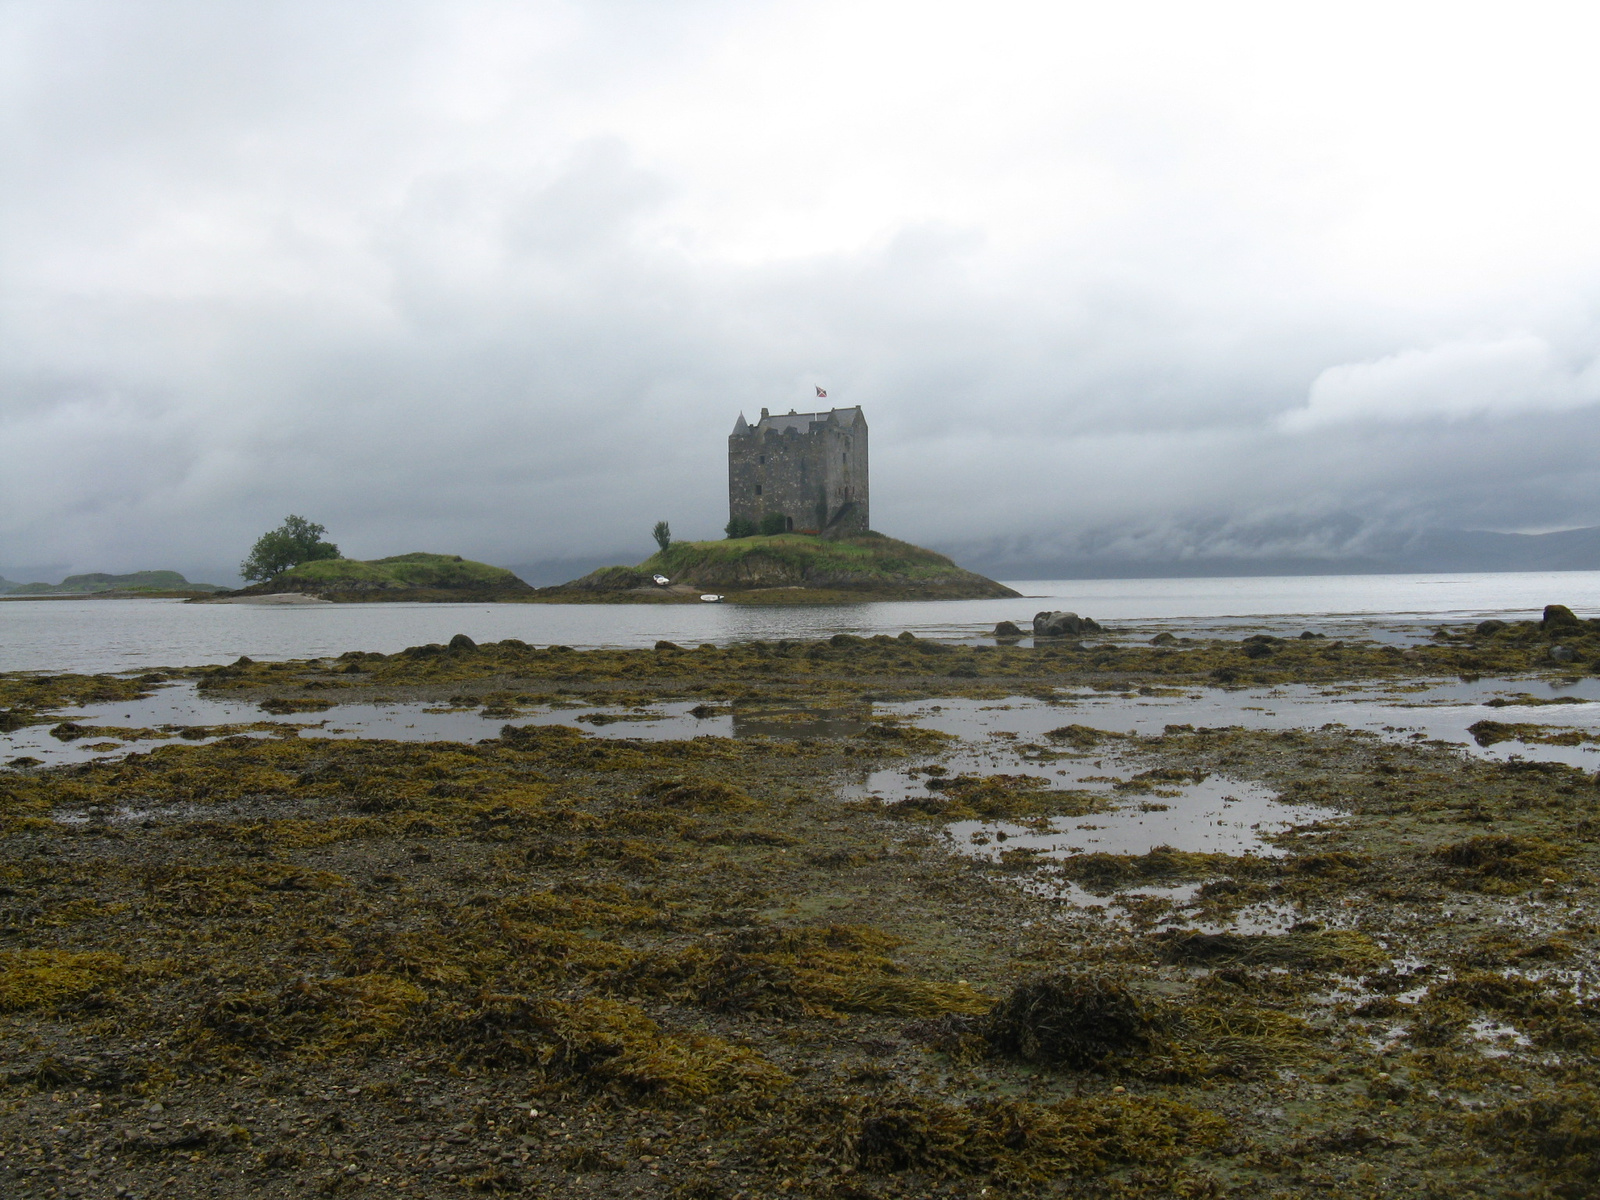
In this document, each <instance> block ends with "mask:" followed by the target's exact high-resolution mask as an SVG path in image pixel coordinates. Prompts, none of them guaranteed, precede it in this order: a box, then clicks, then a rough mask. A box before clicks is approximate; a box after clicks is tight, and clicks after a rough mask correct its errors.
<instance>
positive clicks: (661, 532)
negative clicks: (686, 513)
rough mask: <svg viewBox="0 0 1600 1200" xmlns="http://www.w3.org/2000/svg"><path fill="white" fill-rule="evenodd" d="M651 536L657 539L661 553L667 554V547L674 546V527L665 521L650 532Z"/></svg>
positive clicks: (657, 524)
mask: <svg viewBox="0 0 1600 1200" xmlns="http://www.w3.org/2000/svg"><path fill="white" fill-rule="evenodd" d="M650 536H651V537H653V538H655V540H656V545H658V546H660V547H661V553H663V554H665V553H666V552H667V547H668V546H670V545H672V526H670V525H668V524H667V523H666V522H665V521H657V522H656V527H655V528H654V529H652V530H651V531H650Z"/></svg>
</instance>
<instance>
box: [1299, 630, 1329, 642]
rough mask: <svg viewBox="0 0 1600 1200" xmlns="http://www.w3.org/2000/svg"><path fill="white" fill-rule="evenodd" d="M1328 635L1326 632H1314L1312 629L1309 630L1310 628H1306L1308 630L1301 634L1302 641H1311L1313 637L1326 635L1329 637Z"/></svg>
mask: <svg viewBox="0 0 1600 1200" xmlns="http://www.w3.org/2000/svg"><path fill="white" fill-rule="evenodd" d="M1327 636H1328V635H1327V634H1325V633H1312V632H1311V630H1309V629H1308V630H1306V631H1305V632H1304V633H1302V634H1301V635H1300V640H1301V641H1302V642H1308V641H1310V640H1311V639H1312V638H1325V637H1327Z"/></svg>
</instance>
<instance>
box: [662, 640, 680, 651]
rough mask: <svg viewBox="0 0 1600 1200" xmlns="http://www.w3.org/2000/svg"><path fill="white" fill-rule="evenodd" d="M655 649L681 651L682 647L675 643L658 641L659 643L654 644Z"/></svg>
mask: <svg viewBox="0 0 1600 1200" xmlns="http://www.w3.org/2000/svg"><path fill="white" fill-rule="evenodd" d="M656 649H657V650H682V649H683V647H682V646H680V645H678V643H677V642H669V641H665V640H662V641H659V642H657V643H656Z"/></svg>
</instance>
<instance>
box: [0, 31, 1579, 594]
mask: <svg viewBox="0 0 1600 1200" xmlns="http://www.w3.org/2000/svg"><path fill="white" fill-rule="evenodd" d="M1597 13H1600V10H1597V9H1596V8H1595V7H1594V6H1593V5H1580V4H1548V5H1540V4H1529V3H1519V4H1515V5H1512V4H1509V3H1508V4H1498V5H1475V4H1470V3H1460V2H1455V3H1448V4H1445V3H1438V4H1405V3H1396V2H1395V0H1384V2H1383V3H1378V4H1360V3H1349V2H1345V0H1341V2H1340V3H1337V4H1314V3H1302V4H1284V3H1282V2H1281V0H1277V2H1273V3H1263V4H1228V3H1209V4H1195V3H1193V2H1192V0H1189V2H1185V3H1172V4H1162V3H1145V4H1141V3H1123V4H1105V3H1103V2H1096V3H1092V4H1090V3H1062V2H1061V0H1051V2H1049V3H1037V4H1033V3H1015V4H1008V3H988V4H982V5H979V4H972V3H962V4H948V3H937V2H929V0H919V2H917V3H909V2H907V3H872V2H864V0H848V2H844V3H830V2H827V0H806V2H804V3H794V4H789V3H759V2H756V3H752V2H749V0H746V2H743V3H720V2H716V0H706V2H703V3H696V2H687V3H672V2H670V0H650V2H646V0H638V2H626V0H614V2H606V0H590V2H588V3H582V4H561V3H538V2H530V0H517V2H515V3H509V2H508V3H478V2H473V0H448V2H418V0H380V2H373V3H362V2H357V0H342V2H341V0H314V2H308V3H303V4H302V3H282V2H274V0H248V2H246V0H239V2H228V0H192V2H184V3H170V2H164V0H130V2H97V0H58V2H54V3H46V2H34V0H0V572H6V573H11V576H12V578H17V574H16V572H19V571H32V572H33V575H32V576H30V577H44V574H43V573H44V572H53V573H54V575H55V576H56V577H59V575H60V574H62V573H64V572H66V571H69V570H70V571H80V570H130V569H136V568H149V567H176V568H177V569H180V570H186V571H191V572H195V573H198V574H202V575H209V576H210V577H212V578H218V577H219V576H220V575H221V573H222V572H224V571H226V570H228V569H230V568H231V567H232V566H233V565H234V564H236V563H237V562H238V560H239V559H240V558H241V557H242V556H243V554H244V552H245V551H246V550H247V549H248V547H249V544H250V542H251V541H252V540H253V539H254V537H255V536H256V535H257V534H259V533H260V532H261V531H263V530H264V529H266V528H268V527H270V526H272V525H275V524H276V523H277V522H278V521H279V520H280V519H281V518H282V517H283V516H284V515H285V514H286V513H289V512H295V513H301V514H304V515H305V516H307V517H310V518H312V519H314V520H318V521H321V522H323V523H324V524H326V525H327V526H328V528H329V533H330V536H331V537H333V538H334V539H335V540H336V541H337V542H338V543H339V544H340V546H341V547H342V548H343V549H344V551H345V552H346V553H347V554H348V555H350V556H353V557H361V558H372V557H378V556H381V555H386V554H393V553H401V552H405V551H409V550H417V549H427V550H438V551H443V552H451V553H460V554H465V555H467V556H468V557H472V558H480V559H485V560H488V561H491V562H497V563H507V564H514V563H525V562H530V561H534V560H539V559H549V558H563V557H582V556H588V555H592V554H596V553H601V554H603V553H607V552H611V551H616V552H618V553H626V554H631V555H634V556H637V557H642V556H643V554H644V553H645V552H646V551H647V550H649V549H650V548H651V546H650V542H649V537H648V534H649V529H650V526H651V525H652V524H653V523H654V522H655V521H656V520H658V519H666V520H669V521H670V522H671V523H672V527H673V530H674V532H675V533H676V534H677V535H678V536H679V537H696V536H698V537H707V536H716V535H718V534H719V533H720V528H721V526H722V524H723V522H724V521H726V519H727V511H726V468H725V462H726V459H725V454H726V444H727V443H726V437H727V434H728V432H729V430H730V429H731V428H732V425H733V422H734V418H735V417H736V416H737V415H738V413H739V411H740V410H741V409H742V410H744V411H745V412H746V413H749V414H752V415H753V414H754V412H755V411H756V410H758V409H760V408H761V407H762V406H766V407H769V408H772V409H780V410H787V409H788V408H791V407H799V408H801V409H802V410H804V409H805V408H808V407H811V406H812V400H813V393H812V388H813V386H815V385H817V384H820V385H822V386H823V387H825V388H827V389H828V392H829V403H837V404H859V405H861V406H863V408H864V409H865V411H866V413H867V417H868V420H869V422H870V425H871V429H872V474H873V478H872V506H873V524H874V525H875V526H876V527H877V528H879V529H881V530H883V531H885V532H887V533H890V534H893V535H896V536H901V537H905V538H908V539H910V540H912V541H917V542H921V543H924V544H934V545H943V546H959V545H964V544H968V545H970V544H976V543H979V542H982V541H984V540H986V539H991V538H993V539H1003V540H1006V541H1008V542H1011V543H1014V544H1017V545H1025V546H1027V547H1029V553H1030V554H1033V555H1034V556H1035V557H1037V556H1038V555H1039V554H1041V553H1045V554H1048V553H1049V552H1050V551H1051V548H1053V547H1061V548H1064V549H1070V548H1073V547H1078V548H1081V547H1083V546H1086V545H1095V546H1102V547H1104V546H1108V545H1121V546H1124V547H1131V548H1135V549H1139V548H1143V549H1144V550H1147V551H1149V552H1152V553H1155V552H1175V551H1180V550H1184V549H1190V550H1192V549H1194V548H1196V547H1199V548H1200V549H1206V550H1216V551H1221V552H1226V551H1228V550H1230V549H1233V548H1237V547H1240V546H1244V547H1247V548H1249V547H1258V548H1259V547H1261V546H1263V545H1266V543H1271V545H1270V546H1269V547H1268V548H1269V549H1271V550H1272V551H1273V552H1277V553H1281V552H1283V551H1284V550H1285V549H1294V548H1298V549H1301V550H1311V551H1315V550H1316V549H1318V548H1319V547H1321V548H1324V549H1328V548H1331V549H1334V550H1339V549H1349V548H1351V547H1354V546H1357V545H1358V544H1359V543H1360V541H1361V539H1362V538H1363V537H1365V536H1367V532H1365V531H1372V530H1393V529H1396V528H1408V527H1429V526H1450V527H1466V528H1487V529H1499V530H1522V531H1538V530H1546V529H1556V528H1566V527H1573V526H1580V525H1590V524H1600V489H1597V486H1596V485H1597V482H1600V469H1597V465H1596V464H1597V463H1600V422H1597V409H1596V406H1597V405H1600V359H1597V357H1596V355H1597V352H1600V303H1597V302H1600V220H1597V219H1596V211H1597V204H1600V200H1597V195H1600V188H1597V186H1596V185H1597V182H1600V181H1597V175H1600V165H1597V164H1600V155H1597V154H1596V143H1597V135H1596V124H1597V118H1600V100H1597V97H1596V93H1595V88H1594V64H1593V48H1594V46H1595V45H1596V44H1597V41H1600V39H1597V34H1600V29H1597V25H1600V16H1597ZM221 581H225V580H221Z"/></svg>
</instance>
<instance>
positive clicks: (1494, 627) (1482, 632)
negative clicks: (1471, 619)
mask: <svg viewBox="0 0 1600 1200" xmlns="http://www.w3.org/2000/svg"><path fill="white" fill-rule="evenodd" d="M1506 627H1507V626H1506V623H1505V622H1504V621H1479V622H1478V623H1477V625H1476V626H1474V627H1473V632H1474V633H1476V634H1477V635H1478V636H1479V637H1488V636H1490V635H1491V634H1495V633H1499V632H1500V631H1501V630H1502V629H1505V628H1506Z"/></svg>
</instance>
